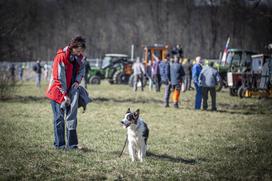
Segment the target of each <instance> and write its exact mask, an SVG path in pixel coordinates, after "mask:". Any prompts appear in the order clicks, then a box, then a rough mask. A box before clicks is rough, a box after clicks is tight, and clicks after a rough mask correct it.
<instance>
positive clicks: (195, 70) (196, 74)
mask: <svg viewBox="0 0 272 181" xmlns="http://www.w3.org/2000/svg"><path fill="white" fill-rule="evenodd" d="M201 70H202V66H201V65H200V64H198V63H196V64H194V66H193V68H192V79H193V81H194V83H196V84H197V85H198V78H199V75H200V72H201Z"/></svg>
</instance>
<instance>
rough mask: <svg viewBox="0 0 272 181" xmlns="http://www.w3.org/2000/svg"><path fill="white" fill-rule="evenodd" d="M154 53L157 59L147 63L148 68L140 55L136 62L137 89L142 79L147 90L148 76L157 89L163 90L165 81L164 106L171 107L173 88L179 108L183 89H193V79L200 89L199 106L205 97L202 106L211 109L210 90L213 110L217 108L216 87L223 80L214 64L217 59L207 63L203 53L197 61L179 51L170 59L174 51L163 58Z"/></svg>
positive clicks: (199, 106)
mask: <svg viewBox="0 0 272 181" xmlns="http://www.w3.org/2000/svg"><path fill="white" fill-rule="evenodd" d="M152 56H153V58H154V60H155V61H154V62H153V64H152V65H147V67H146V68H145V67H144V65H143V63H141V62H140V58H139V57H138V58H137V60H136V62H135V63H134V64H133V67H132V68H133V71H134V85H133V90H134V91H137V87H138V83H139V82H140V83H141V90H142V91H143V90H144V83H143V79H144V77H145V76H147V77H148V79H149V80H150V82H149V84H150V85H153V84H154V85H155V90H156V91H157V92H159V91H160V88H161V85H164V87H165V89H164V98H163V102H164V106H165V107H169V99H170V94H171V92H172V100H173V106H174V108H179V97H180V92H181V91H183V92H185V91H186V90H190V89H192V87H191V82H192V81H193V83H194V88H195V91H196V96H195V109H196V110H198V109H201V105H202V101H203V106H202V109H203V110H207V109H208V104H207V100H208V93H209V92H210V95H211V100H212V109H211V110H212V111H216V110H217V108H216V90H215V87H216V85H217V84H218V83H219V81H220V76H219V73H218V71H217V70H216V69H215V68H213V65H214V63H213V62H210V63H209V64H208V66H205V67H203V60H202V59H201V57H197V58H196V62H195V64H194V65H193V64H192V63H191V62H190V59H183V58H182V57H181V56H179V54H173V57H172V59H170V54H167V56H166V58H165V59H164V60H160V59H159V58H158V57H157V56H156V55H154V54H153V55H152ZM171 60H172V61H171ZM180 60H182V61H180ZM149 69H150V70H151V71H150V70H149Z"/></svg>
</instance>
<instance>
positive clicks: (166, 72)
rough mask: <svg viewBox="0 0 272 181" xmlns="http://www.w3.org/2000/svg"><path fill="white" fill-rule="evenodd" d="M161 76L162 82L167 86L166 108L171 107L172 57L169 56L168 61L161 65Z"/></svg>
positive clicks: (164, 100)
mask: <svg viewBox="0 0 272 181" xmlns="http://www.w3.org/2000/svg"><path fill="white" fill-rule="evenodd" d="M160 75H161V82H162V84H164V85H165V90H164V98H163V102H164V107H169V97H170V91H171V86H170V55H169V54H168V55H167V57H166V59H165V60H164V61H162V62H161V63H160Z"/></svg>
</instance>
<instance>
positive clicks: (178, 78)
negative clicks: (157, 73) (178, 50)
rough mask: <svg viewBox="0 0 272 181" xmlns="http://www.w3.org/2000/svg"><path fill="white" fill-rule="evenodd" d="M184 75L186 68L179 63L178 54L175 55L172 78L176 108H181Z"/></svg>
mask: <svg viewBox="0 0 272 181" xmlns="http://www.w3.org/2000/svg"><path fill="white" fill-rule="evenodd" d="M183 76H184V70H183V67H182V65H181V64H180V63H179V59H178V57H177V55H175V56H174V63H172V64H171V65H170V79H171V86H172V90H173V97H172V98H173V102H174V108H179V96H180V89H181V83H182V77H183Z"/></svg>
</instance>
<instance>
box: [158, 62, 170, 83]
mask: <svg viewBox="0 0 272 181" xmlns="http://www.w3.org/2000/svg"><path fill="white" fill-rule="evenodd" d="M159 66H160V75H161V80H162V82H168V81H170V63H169V61H163V62H161V63H160V65H159Z"/></svg>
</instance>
